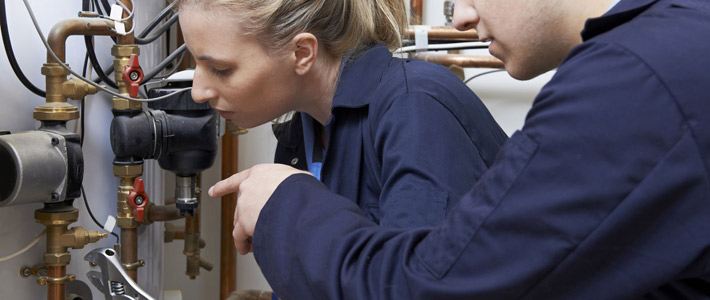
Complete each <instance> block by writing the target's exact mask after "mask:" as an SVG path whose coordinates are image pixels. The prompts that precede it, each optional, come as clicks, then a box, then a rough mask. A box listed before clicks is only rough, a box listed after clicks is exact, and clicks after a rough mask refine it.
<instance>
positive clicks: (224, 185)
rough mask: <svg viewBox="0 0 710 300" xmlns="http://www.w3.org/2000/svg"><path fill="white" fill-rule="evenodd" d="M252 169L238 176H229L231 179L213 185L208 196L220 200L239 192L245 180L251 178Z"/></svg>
mask: <svg viewBox="0 0 710 300" xmlns="http://www.w3.org/2000/svg"><path fill="white" fill-rule="evenodd" d="M250 170H251V169H246V170H244V171H241V172H239V173H237V174H234V175H232V176H229V178H227V179H224V180H222V181H219V182H217V183H215V185H213V186H212V187H211V188H210V190H209V191H208V192H207V194H209V195H210V197H212V198H219V197H222V196H224V195H226V194H231V193H234V192H236V191H238V190H239V185H240V184H241V183H242V181H244V180H245V179H247V178H249V172H250Z"/></svg>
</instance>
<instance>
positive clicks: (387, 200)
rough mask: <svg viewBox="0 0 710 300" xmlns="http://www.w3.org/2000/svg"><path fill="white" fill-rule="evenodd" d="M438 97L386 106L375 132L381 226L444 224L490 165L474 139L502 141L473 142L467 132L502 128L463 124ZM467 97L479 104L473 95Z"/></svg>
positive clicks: (414, 96)
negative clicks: (480, 152) (453, 208)
mask: <svg viewBox="0 0 710 300" xmlns="http://www.w3.org/2000/svg"><path fill="white" fill-rule="evenodd" d="M447 72H448V71H447ZM469 93H470V92H469ZM466 96H468V94H466ZM461 98H463V97H461ZM439 101H440V100H438V99H435V98H433V97H432V96H430V95H428V94H426V93H423V92H415V93H408V94H405V95H403V96H400V97H398V98H397V99H396V100H394V101H393V103H392V105H391V106H390V107H388V109H387V111H386V112H385V113H384V114H383V116H382V121H380V124H379V126H378V127H377V128H376V130H375V135H374V144H375V151H376V155H377V157H378V158H379V161H378V163H379V164H381V165H380V167H379V168H377V169H379V170H380V174H378V177H379V178H380V180H379V181H380V184H381V193H380V196H379V205H380V213H381V216H380V225H382V226H392V227H414V226H436V225H438V224H440V223H441V222H442V221H443V220H444V217H445V216H446V213H447V211H451V208H452V207H453V206H454V205H455V204H456V203H457V202H458V200H459V199H460V198H461V197H462V196H463V195H464V194H465V193H466V192H467V191H468V190H469V189H471V187H473V185H474V184H475V183H476V181H477V180H478V179H479V178H481V176H482V175H483V173H484V172H485V171H486V170H487V169H488V166H487V165H486V162H485V161H484V160H483V158H482V157H481V155H480V154H479V151H478V145H477V144H476V143H481V144H485V143H488V144H491V145H500V144H502V143H503V142H504V139H490V140H484V141H475V142H474V141H473V140H472V139H471V138H470V137H469V135H468V134H467V132H466V130H490V131H494V130H500V129H499V127H498V125H497V124H496V123H495V121H493V119H492V118H488V119H482V120H480V121H479V122H480V123H485V122H489V123H488V124H476V127H475V128H464V127H463V126H462V124H461V123H460V121H459V120H458V118H457V117H456V115H455V114H454V113H452V112H451V111H450V110H449V108H447V107H446V106H444V105H442V103H440V102H439ZM469 101H479V102H480V100H478V99H477V98H475V97H473V95H471V97H470V99H469ZM469 106H470V105H469ZM481 107H482V108H481V109H483V110H485V109H486V108H485V107H483V106H482V105H481ZM486 126H488V127H486Z"/></svg>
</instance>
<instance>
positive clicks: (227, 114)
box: [219, 110, 234, 119]
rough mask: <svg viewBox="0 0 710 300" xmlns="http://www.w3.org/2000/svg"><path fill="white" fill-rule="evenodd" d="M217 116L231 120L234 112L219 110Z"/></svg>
mask: <svg viewBox="0 0 710 300" xmlns="http://www.w3.org/2000/svg"><path fill="white" fill-rule="evenodd" d="M219 115H220V116H222V118H225V119H231V118H232V116H234V112H231V111H222V110H220V111H219Z"/></svg>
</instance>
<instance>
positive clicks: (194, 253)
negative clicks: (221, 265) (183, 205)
mask: <svg viewBox="0 0 710 300" xmlns="http://www.w3.org/2000/svg"><path fill="white" fill-rule="evenodd" d="M200 177H201V176H200V175H199V174H198V175H197V178H196V180H195V181H196V185H197V186H198V187H199V186H200V181H201V180H200ZM195 198H196V199H197V203H198V208H197V209H195V215H194V216H190V215H189V214H186V215H185V248H184V250H183V252H182V253H183V254H185V258H186V260H187V270H186V271H185V274H186V275H187V276H189V277H190V279H195V278H196V277H197V275H200V268H204V269H205V270H207V271H212V268H213V266H212V264H211V263H209V262H208V261H207V260H205V259H203V258H202V257H200V249H201V248H203V247H204V246H201V244H200V240H202V239H201V238H200V214H201V213H200V208H199V202H200V198H201V197H200V193H197V194H195ZM203 245H204V244H203Z"/></svg>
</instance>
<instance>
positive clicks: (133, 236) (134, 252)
mask: <svg viewBox="0 0 710 300" xmlns="http://www.w3.org/2000/svg"><path fill="white" fill-rule="evenodd" d="M121 262H122V263H124V264H132V265H131V268H126V273H128V276H130V277H131V279H133V281H136V282H137V280H138V265H137V263H138V228H136V227H133V228H121Z"/></svg>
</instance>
